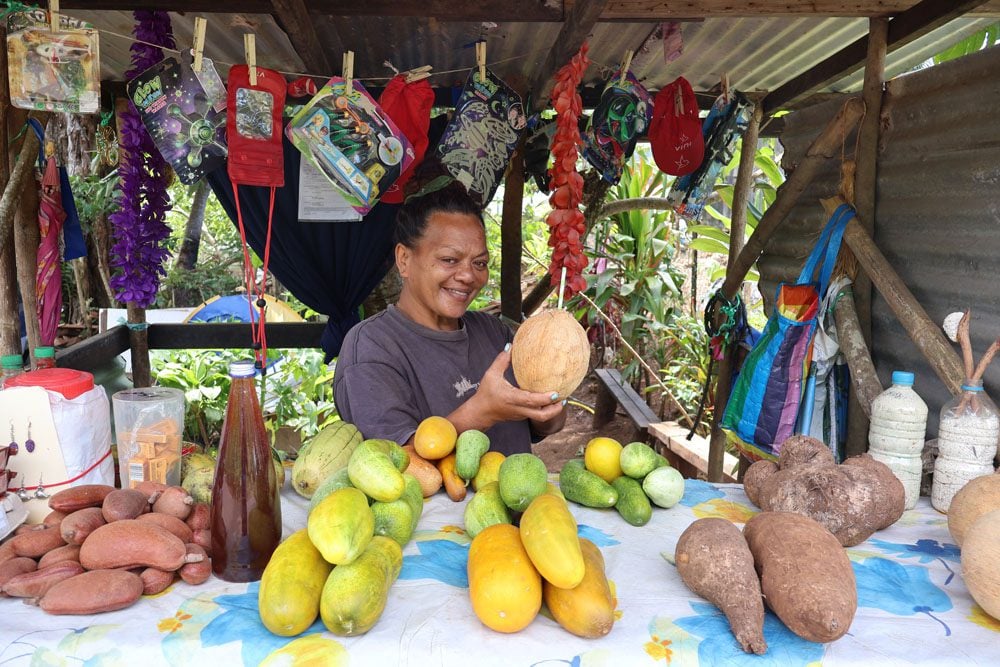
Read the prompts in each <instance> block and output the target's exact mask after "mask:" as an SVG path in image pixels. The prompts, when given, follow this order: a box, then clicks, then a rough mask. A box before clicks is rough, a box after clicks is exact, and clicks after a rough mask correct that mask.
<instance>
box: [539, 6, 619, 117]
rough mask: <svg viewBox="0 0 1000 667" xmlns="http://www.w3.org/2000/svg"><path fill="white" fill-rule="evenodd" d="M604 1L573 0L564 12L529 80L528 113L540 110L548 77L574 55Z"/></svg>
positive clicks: (548, 89) (545, 98)
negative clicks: (547, 50) (549, 44)
mask: <svg viewBox="0 0 1000 667" xmlns="http://www.w3.org/2000/svg"><path fill="white" fill-rule="evenodd" d="M607 3H608V0H577V1H576V2H575V3H574V4H573V7H572V8H571V9H569V11H567V12H566V19H565V20H564V21H563V25H562V28H561V29H560V30H559V36H558V37H556V39H555V41H554V42H552V48H551V49H549V52H548V54H547V55H546V56H545V60H544V61H543V62H542V66H541V67H540V68H539V69H538V71H536V72H535V76H534V77H533V78H532V80H531V88H530V90H531V95H532V101H531V112H532V113H534V112H535V111H539V110H541V109H544V108H545V107H546V106H547V105H548V102H549V93H551V92H552V85H553V81H552V77H553V76H555V73H556V72H557V71H558V70H559V68H560V67H562V66H563V65H565V64H566V63H568V62H569V60H570V58H572V57H573V56H574V55H576V52H577V51H579V50H580V47H581V46H583V43H584V42H585V41H587V37H589V36H590V31H591V30H593V29H594V25H595V24H596V23H597V21H598V19H599V18H600V17H601V12H603V11H604V7H605V5H607Z"/></svg>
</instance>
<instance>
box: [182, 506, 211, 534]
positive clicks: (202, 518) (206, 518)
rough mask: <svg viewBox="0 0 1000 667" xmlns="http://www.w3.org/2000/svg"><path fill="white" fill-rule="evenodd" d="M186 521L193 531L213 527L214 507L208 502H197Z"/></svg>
mask: <svg viewBox="0 0 1000 667" xmlns="http://www.w3.org/2000/svg"><path fill="white" fill-rule="evenodd" d="M186 523H187V525H188V527H189V528H190V529H191V530H192V531H195V530H209V529H211V527H212V508H211V507H210V506H209V505H208V504H207V503H195V504H194V506H193V507H192V508H191V514H189V515H188V518H187V520H186Z"/></svg>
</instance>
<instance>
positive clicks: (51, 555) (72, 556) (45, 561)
mask: <svg viewBox="0 0 1000 667" xmlns="http://www.w3.org/2000/svg"><path fill="white" fill-rule="evenodd" d="M66 560H72V561H76V562H77V563H79V562H80V545H79V544H67V545H66V546H63V547H57V548H55V549H53V550H52V551H50V552H48V553H47V554H45V555H44V556H42V558H41V560H39V561H38V569H39V570H41V569H42V568H46V567H48V566H49V565H55V564H56V563H61V562H63V561H66Z"/></svg>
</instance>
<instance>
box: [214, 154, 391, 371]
mask: <svg viewBox="0 0 1000 667" xmlns="http://www.w3.org/2000/svg"><path fill="white" fill-rule="evenodd" d="M283 145H284V152H285V186H284V187H283V188H278V190H277V192H276V193H275V201H274V222H273V225H272V230H271V258H270V264H269V269H270V270H271V272H272V273H274V275H275V276H276V277H277V278H278V280H280V281H281V284H282V285H284V286H285V287H287V288H288V290H289V291H291V293H292V294H294V295H295V297H296V298H298V299H299V300H300V301H302V303H304V304H306V305H307V306H309V307H310V308H312V309H313V310H315V311H317V312H319V313H323V314H324V315H328V316H329V318H330V319H329V321H328V322H327V325H326V329H325V330H324V331H323V337H322V340H321V341H320V344H321V345H322V347H323V351H324V352H325V353H326V359H327V361H329V360H330V359H332V358H333V357H335V356H337V354H338V353H339V352H340V346H341V344H342V343H343V341H344V336H345V335H346V334H347V332H348V330H349V329H350V328H351V327H352V326H354V325H355V324H357V323H358V321H359V318H358V309H359V307H360V306H361V303H362V302H363V301H364V299H365V297H367V296H368V294H369V293H370V292H371V291H372V290H373V289H375V286H376V285H378V283H379V281H381V280H382V278H383V277H384V276H385V274H386V272H387V271H388V270H389V268H390V267H391V266H392V262H393V253H392V250H393V243H392V236H393V229H394V226H395V222H396V211H397V210H398V209H399V206H398V205H393V204H378V205H376V206H375V208H373V209H372V210H371V211H370V212H369V213H368V215H366V216H365V218H364V219H363V220H362V221H360V222H299V220H298V199H299V160H300V159H301V155H302V154H301V153H299V151H298V150H297V149H296V148H295V147H294V146H293V145H292V144H291V143H290V142H289V141H288V139H287V138H285V139H284V142H283ZM207 178H208V182H209V184H210V185H211V186H212V190H214V191H215V196H216V197H218V198H219V201H220V202H221V203H222V207H223V208H224V209H225V210H226V213H228V214H229V217H230V218H232V220H233V223H234V224H235V223H236V205H235V201H234V197H233V186H232V183H231V182H230V181H229V174H228V173H226V168H225V167H222V168H220V169H217V170H215V171H214V172H211V173H209V174H208V176H207ZM331 187H332V186H331ZM239 193H240V210H241V212H242V214H243V226H244V228H245V229H246V234H247V243H248V244H249V245H250V247H251V248H253V250H254V252H256V253H257V255H258V256H259V257H263V256H264V241H265V237H266V235H267V211H268V202H269V199H270V189H269V188H262V187H252V186H247V185H241V186H239Z"/></svg>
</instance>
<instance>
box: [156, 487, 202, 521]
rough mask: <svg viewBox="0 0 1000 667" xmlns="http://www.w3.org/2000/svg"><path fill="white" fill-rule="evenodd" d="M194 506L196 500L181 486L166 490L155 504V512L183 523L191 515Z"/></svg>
mask: <svg viewBox="0 0 1000 667" xmlns="http://www.w3.org/2000/svg"><path fill="white" fill-rule="evenodd" d="M192 505H194V498H192V497H191V496H190V494H188V492H187V491H185V490H184V489H183V488H181V487H179V486H171V487H168V488H167V489H165V490H164V491H163V493H161V494H160V496H159V498H157V499H156V502H155V503H153V511H154V512H159V513H160V514H169V515H170V516H173V517H177V518H178V519H180V520H181V521H183V520H184V519H187V518H188V516H189V515H190V514H191V506H192Z"/></svg>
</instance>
